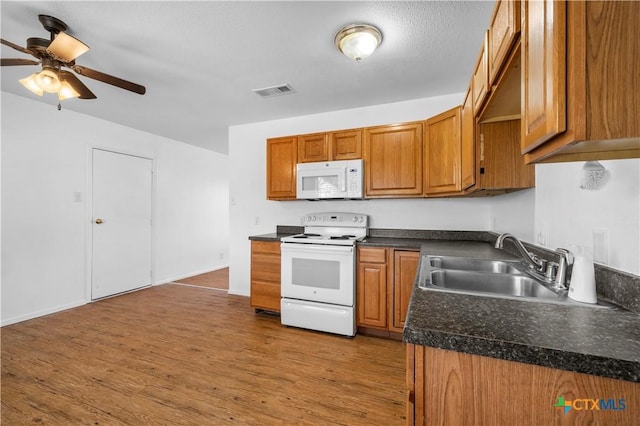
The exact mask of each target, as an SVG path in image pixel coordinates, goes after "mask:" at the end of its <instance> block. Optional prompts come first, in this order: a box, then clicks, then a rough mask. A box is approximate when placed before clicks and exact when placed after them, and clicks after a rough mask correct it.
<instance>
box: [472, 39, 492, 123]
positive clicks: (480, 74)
mask: <svg viewBox="0 0 640 426" xmlns="http://www.w3.org/2000/svg"><path fill="white" fill-rule="evenodd" d="M488 40H489V32H488V31H487V33H486V34H485V37H484V42H483V43H482V49H481V50H480V54H479V55H478V61H477V62H476V68H475V69H474V71H473V76H472V77H471V93H472V95H473V96H472V97H473V110H474V111H479V110H480V108H481V107H482V104H483V103H484V100H485V99H486V98H487V95H488V94H489V88H490V86H489V68H488V58H487V50H488V48H487V44H488Z"/></svg>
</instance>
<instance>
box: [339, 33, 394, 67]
mask: <svg viewBox="0 0 640 426" xmlns="http://www.w3.org/2000/svg"><path fill="white" fill-rule="evenodd" d="M335 42H336V47H337V48H338V50H339V51H341V52H342V53H343V54H344V55H345V56H346V57H347V58H351V59H353V60H355V61H356V62H360V60H361V59H363V58H366V57H367V56H370V55H371V54H372V53H373V52H374V50H376V48H377V47H378V46H379V45H380V43H381V42H382V33H381V32H380V30H379V29H377V28H376V27H374V26H373V25H368V24H351V25H347V26H345V27H342V28H341V29H340V31H338V33H337V34H336V38H335Z"/></svg>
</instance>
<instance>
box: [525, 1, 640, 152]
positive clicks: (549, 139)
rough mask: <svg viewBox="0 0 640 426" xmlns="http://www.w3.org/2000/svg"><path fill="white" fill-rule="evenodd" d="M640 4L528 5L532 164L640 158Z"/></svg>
mask: <svg viewBox="0 0 640 426" xmlns="http://www.w3.org/2000/svg"><path fill="white" fill-rule="evenodd" d="M637 28H640V2H637V1H628V2H627V1H567V2H564V1H552V0H545V1H535V2H533V1H528V2H527V1H523V2H522V49H523V50H522V65H523V66H522V120H523V122H522V152H523V153H526V155H525V160H526V161H527V162H548V161H587V160H598V159H616V158H637V157H640V120H638V117H640V102H639V101H638V99H639V97H638V93H639V92H640V78H639V76H638V75H639V74H638V70H639V69H640V42H639V41H638V40H639V38H638V34H637V31H634V30H633V29H637Z"/></svg>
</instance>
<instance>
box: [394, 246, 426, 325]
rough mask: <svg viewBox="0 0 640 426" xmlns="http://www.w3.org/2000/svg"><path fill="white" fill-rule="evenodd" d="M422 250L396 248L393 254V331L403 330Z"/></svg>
mask: <svg viewBox="0 0 640 426" xmlns="http://www.w3.org/2000/svg"><path fill="white" fill-rule="evenodd" d="M419 260H420V252H418V251H405V250H395V251H394V254H393V309H392V310H391V311H392V312H393V318H391V326H390V327H389V329H390V330H392V331H398V332H402V329H403V328H404V321H405V319H406V318H407V311H408V310H409V301H410V300H411V293H412V292H413V284H414V282H415V279H416V272H417V271H418V261H419Z"/></svg>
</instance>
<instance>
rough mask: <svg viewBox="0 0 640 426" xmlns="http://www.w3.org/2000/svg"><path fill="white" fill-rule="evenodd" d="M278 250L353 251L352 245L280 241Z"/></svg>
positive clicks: (297, 251)
mask: <svg viewBox="0 0 640 426" xmlns="http://www.w3.org/2000/svg"><path fill="white" fill-rule="evenodd" d="M280 250H284V251H288V252H294V253H300V252H304V253H339V254H344V253H353V246H330V245H322V244H299V243H281V244H280Z"/></svg>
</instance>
